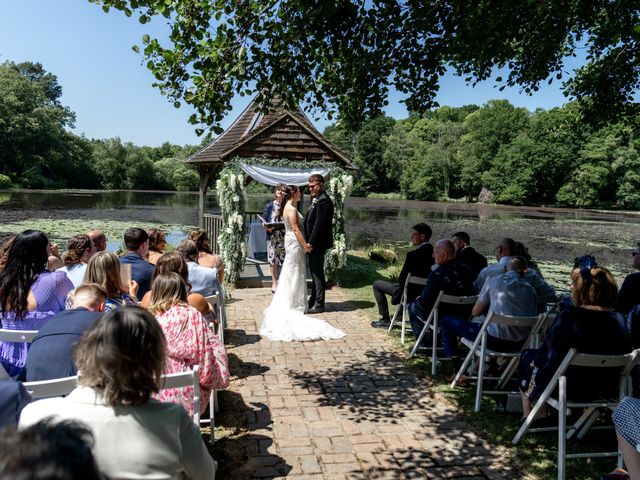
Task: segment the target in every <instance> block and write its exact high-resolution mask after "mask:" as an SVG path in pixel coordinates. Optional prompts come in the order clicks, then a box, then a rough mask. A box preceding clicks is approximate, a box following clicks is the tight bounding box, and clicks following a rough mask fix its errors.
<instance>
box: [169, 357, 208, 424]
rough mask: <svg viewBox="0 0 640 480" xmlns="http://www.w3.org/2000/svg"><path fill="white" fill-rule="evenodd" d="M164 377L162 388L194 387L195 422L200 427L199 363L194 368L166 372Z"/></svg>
mask: <svg viewBox="0 0 640 480" xmlns="http://www.w3.org/2000/svg"><path fill="white" fill-rule="evenodd" d="M162 378H163V381H164V384H163V386H162V390H166V389H168V388H185V387H193V423H195V424H196V425H197V426H198V428H200V377H199V376H198V365H195V366H194V367H193V370H187V371H185V372H177V373H169V374H165V375H163V376H162Z"/></svg>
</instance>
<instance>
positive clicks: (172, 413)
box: [19, 307, 216, 480]
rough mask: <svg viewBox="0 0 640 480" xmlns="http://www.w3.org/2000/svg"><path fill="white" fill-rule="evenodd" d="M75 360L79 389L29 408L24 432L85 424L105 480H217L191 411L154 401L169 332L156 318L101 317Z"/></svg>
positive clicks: (123, 313)
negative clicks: (39, 426) (44, 424)
mask: <svg viewBox="0 0 640 480" xmlns="http://www.w3.org/2000/svg"><path fill="white" fill-rule="evenodd" d="M75 360H76V365H77V366H78V370H80V371H82V375H81V376H80V379H79V383H80V385H79V386H78V387H77V388H76V389H75V390H73V391H72V392H71V393H70V394H69V395H67V396H66V397H64V398H59V397H58V398H48V399H44V400H39V401H37V402H33V403H31V404H29V405H27V406H26V407H25V408H24V410H22V414H21V416H20V425H19V426H20V427H21V428H25V427H28V426H30V425H33V424H34V423H37V422H38V421H40V420H42V419H43V418H45V417H49V416H52V415H53V417H54V419H53V420H54V421H59V420H60V421H62V420H82V421H83V422H85V423H86V424H87V426H88V427H89V429H90V430H91V433H92V434H93V436H94V438H95V444H94V446H93V454H94V456H95V459H96V462H97V464H98V468H99V469H100V471H101V472H102V473H103V474H105V475H106V476H107V477H108V478H190V479H202V480H205V479H206V480H211V479H212V478H214V476H215V470H216V465H215V462H214V460H213V459H212V458H211V455H209V452H208V451H207V448H206V446H205V444H204V442H203V441H202V437H201V435H200V428H199V427H198V426H196V425H195V424H194V423H193V420H192V418H191V417H189V414H188V413H187V411H186V410H185V409H184V408H182V407H181V406H179V405H176V404H174V403H163V402H159V401H157V400H154V399H152V398H151V397H152V395H153V394H155V393H157V392H158V391H159V390H160V389H161V388H162V382H163V380H162V374H163V372H164V367H165V339H164V334H163V333H162V329H161V328H160V325H159V324H158V322H157V321H156V320H155V318H153V315H151V314H150V313H149V312H147V311H146V310H144V309H142V308H138V307H128V308H120V309H117V310H113V311H111V312H108V313H106V314H104V315H103V316H102V317H101V318H100V319H99V320H98V321H97V322H96V323H95V324H94V325H93V326H92V327H91V328H90V329H89V330H88V331H87V333H86V334H85V336H84V337H82V339H81V340H80V343H78V346H77V347H76V350H75Z"/></svg>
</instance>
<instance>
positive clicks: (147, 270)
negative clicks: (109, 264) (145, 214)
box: [120, 227, 153, 300]
mask: <svg viewBox="0 0 640 480" xmlns="http://www.w3.org/2000/svg"><path fill="white" fill-rule="evenodd" d="M124 245H125V247H127V254H126V255H123V256H122V257H120V264H121V265H131V279H132V280H134V281H135V282H136V283H137V284H138V297H137V298H138V300H142V297H144V294H145V293H147V292H148V291H149V289H150V288H151V275H153V265H151V264H150V263H149V262H147V261H146V260H145V259H144V258H145V257H146V256H147V253H149V235H148V234H147V232H145V231H144V230H143V229H141V228H137V227H133V228H129V229H128V230H127V231H126V232H124Z"/></svg>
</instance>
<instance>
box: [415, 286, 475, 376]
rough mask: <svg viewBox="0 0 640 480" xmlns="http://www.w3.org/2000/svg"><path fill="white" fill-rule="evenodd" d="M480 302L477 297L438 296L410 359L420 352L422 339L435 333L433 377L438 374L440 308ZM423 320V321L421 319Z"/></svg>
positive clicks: (432, 358)
mask: <svg viewBox="0 0 640 480" xmlns="http://www.w3.org/2000/svg"><path fill="white" fill-rule="evenodd" d="M476 300H478V296H477V295H469V296H459V295H447V294H445V293H444V292H443V291H441V292H440V293H439V294H438V297H437V298H436V301H435V303H434V304H433V307H432V308H431V312H430V313H429V316H428V317H427V320H426V322H424V326H423V327H422V330H421V331H420V335H418V338H417V339H416V343H415V344H414V345H413V348H412V349H411V353H409V358H412V357H413V356H414V355H415V354H416V352H417V351H418V347H419V346H420V344H421V342H422V339H423V338H424V336H425V335H426V334H427V332H428V331H429V330H431V331H432V332H433V338H432V339H431V340H432V341H431V375H435V374H436V370H437V362H438V355H437V353H438V331H439V328H440V326H439V323H438V321H439V320H438V307H439V306H440V305H441V304H449V305H473V304H475V303H476ZM421 320H422V319H421Z"/></svg>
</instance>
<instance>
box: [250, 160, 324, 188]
mask: <svg viewBox="0 0 640 480" xmlns="http://www.w3.org/2000/svg"><path fill="white" fill-rule="evenodd" d="M240 168H242V170H243V171H244V173H246V174H247V175H249V176H250V177H251V178H253V179H254V180H256V181H258V182H260V183H264V184H266V185H271V186H272V187H275V186H276V185H278V184H279V183H284V184H285V185H297V186H302V185H306V184H307V182H308V181H309V177H310V176H311V175H313V174H317V173H319V174H320V175H322V176H323V177H326V176H327V175H328V174H329V169H328V168H321V167H316V168H307V169H300V168H289V167H273V166H265V165H248V164H246V163H242V162H240Z"/></svg>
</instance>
